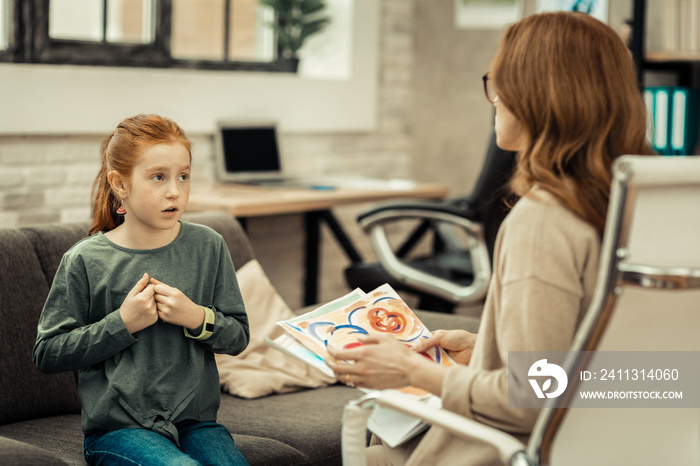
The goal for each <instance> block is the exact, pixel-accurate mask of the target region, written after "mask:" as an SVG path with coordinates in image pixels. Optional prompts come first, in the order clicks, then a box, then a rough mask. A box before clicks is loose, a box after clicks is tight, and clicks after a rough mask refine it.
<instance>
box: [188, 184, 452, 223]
mask: <svg viewBox="0 0 700 466" xmlns="http://www.w3.org/2000/svg"><path fill="white" fill-rule="evenodd" d="M447 192H448V191H447V188H446V187H445V186H443V185H439V184H427V183H416V184H414V186H412V187H409V186H406V187H403V186H398V187H395V188H391V189H378V188H357V187H352V188H350V187H338V188H336V189H332V190H326V189H308V188H279V187H260V186H251V185H243V184H233V183H232V184H218V185H216V186H214V187H213V188H211V189H208V190H201V191H200V190H197V189H196V188H193V190H192V193H191V194H190V201H189V203H188V205H187V210H191V211H202V210H223V211H226V212H228V213H229V214H231V215H232V216H234V217H259V216H263V215H278V214H289V213H300V212H312V211H318V210H328V209H331V208H333V207H337V206H339V205H343V204H359V203H362V202H375V201H386V200H389V199H441V198H443V197H445V196H447Z"/></svg>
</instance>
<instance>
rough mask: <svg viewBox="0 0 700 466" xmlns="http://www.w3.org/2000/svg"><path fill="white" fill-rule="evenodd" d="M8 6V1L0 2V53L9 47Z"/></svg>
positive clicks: (1, 0)
mask: <svg viewBox="0 0 700 466" xmlns="http://www.w3.org/2000/svg"><path fill="white" fill-rule="evenodd" d="M9 6H10V3H9V2H8V0H0V53H2V52H6V51H7V50H8V49H9V47H10V24H9V18H8V16H9Z"/></svg>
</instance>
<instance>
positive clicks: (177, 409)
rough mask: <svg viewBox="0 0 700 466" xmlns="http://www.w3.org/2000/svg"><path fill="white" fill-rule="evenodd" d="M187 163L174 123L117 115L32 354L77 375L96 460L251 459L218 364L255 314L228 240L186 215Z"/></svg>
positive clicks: (91, 457) (238, 343)
mask: <svg viewBox="0 0 700 466" xmlns="http://www.w3.org/2000/svg"><path fill="white" fill-rule="evenodd" d="M191 162H192V155H191V144H190V141H189V140H188V139H187V137H186V136H185V133H184V131H183V130H182V129H181V128H180V127H179V126H178V125H177V124H175V122H173V121H172V120H169V119H167V118H163V117H160V116H157V115H136V116H134V117H131V118H127V119H125V120H124V121H122V122H121V123H119V125H118V126H117V129H116V130H115V131H114V132H113V133H112V134H110V135H109V136H107V138H105V140H104V142H103V143H102V168H101V170H100V172H99V173H98V175H97V178H96V179H95V184H94V192H93V221H92V226H91V227H90V233H91V234H90V236H88V237H87V238H84V239H83V240H81V241H79V242H78V243H76V244H75V245H74V246H73V247H71V248H70V249H69V250H68V252H66V254H64V256H63V258H62V259H61V263H60V265H59V267H58V270H57V272H56V276H55V278H54V281H53V283H52V285H51V290H50V291H49V295H48V297H47V299H46V303H45V304H44V309H43V310H42V312H41V317H40V319H39V326H38V332H37V339H36V344H35V345H34V352H33V359H34V363H35V364H36V365H37V367H38V368H39V369H40V370H41V371H43V372H47V373H55V372H66V371H77V372H78V392H79V395H80V404H81V417H82V426H83V432H84V434H85V440H84V455H85V460H86V461H87V463H88V464H112V465H120V464H148V465H163V466H170V465H173V464H180V465H185V464H192V465H197V464H217V465H245V464H248V463H247V462H246V460H245V458H244V457H243V455H242V454H241V452H240V451H239V450H238V447H237V446H236V444H235V442H234V440H233V437H232V436H231V434H230V433H229V431H228V429H227V428H226V427H225V426H223V425H221V424H218V423H217V422H216V415H217V411H218V409H219V402H220V391H219V373H218V371H217V368H216V362H215V360H214V353H226V354H231V355H236V354H239V353H240V352H241V351H243V350H244V349H245V348H246V346H247V345H248V340H249V337H250V332H249V329H248V316H247V314H246V312H245V307H244V305H243V299H242V298H241V294H240V291H239V289H238V282H237V280H236V274H235V271H234V268H233V263H232V262H231V255H230V254H229V251H228V248H227V246H226V243H225V241H224V239H223V238H222V237H221V235H219V234H218V233H216V232H215V231H214V230H212V229H211V228H209V227H206V226H203V225H198V224H194V223H189V222H185V221H181V220H180V218H181V217H182V214H183V213H184V211H185V208H186V207H187V201H188V199H189V193H190V171H191ZM193 264H195V265H196V267H193Z"/></svg>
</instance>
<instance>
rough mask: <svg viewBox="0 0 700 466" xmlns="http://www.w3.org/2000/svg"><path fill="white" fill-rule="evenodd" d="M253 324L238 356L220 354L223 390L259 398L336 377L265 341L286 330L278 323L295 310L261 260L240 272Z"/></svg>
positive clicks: (240, 282) (312, 385)
mask: <svg viewBox="0 0 700 466" xmlns="http://www.w3.org/2000/svg"><path fill="white" fill-rule="evenodd" d="M236 276H237V278H238V285H239V287H240V289H241V295H242V296H243V302H244V303H245V307H246V311H247V312H248V320H249V323H250V343H249V344H248V347H247V348H246V349H245V351H243V352H242V353H241V354H239V355H238V356H229V355H226V354H217V355H216V363H217V366H218V368H219V379H220V382H221V388H222V390H223V391H225V392H227V393H230V394H231V395H236V396H240V397H242V398H258V397H261V396H265V395H269V394H272V393H286V392H291V391H294V390H298V389H300V388H304V387H310V388H315V387H320V386H323V385H328V384H329V383H334V382H336V380H335V379H334V378H332V377H328V376H326V375H324V374H322V373H320V372H319V371H317V370H316V369H313V368H312V367H310V366H308V365H306V364H304V363H303V362H301V361H298V360H297V359H294V358H292V357H291V356H288V355H286V354H284V353H282V352H280V351H278V350H276V349H274V348H271V347H269V346H267V345H266V344H265V337H269V338H273V339H274V338H276V337H278V336H279V335H281V333H282V332H283V331H282V329H280V328H279V327H278V326H276V325H275V322H278V321H280V320H285V319H289V318H291V317H294V313H293V312H292V311H291V309H290V308H289V307H288V306H287V304H286V303H285V302H284V300H282V298H281V297H280V295H279V294H278V293H277V290H275V288H274V287H273V286H272V283H270V280H269V279H268V278H267V275H265V272H264V271H263V269H262V267H261V266H260V264H259V263H258V261H257V260H251V261H250V262H248V263H246V264H245V265H243V267H241V268H240V269H238V271H237V272H236Z"/></svg>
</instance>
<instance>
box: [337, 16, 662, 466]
mask: <svg viewBox="0 0 700 466" xmlns="http://www.w3.org/2000/svg"><path fill="white" fill-rule="evenodd" d="M484 90H485V92H486V97H487V98H488V100H489V101H490V102H491V103H492V104H493V105H494V107H495V109H496V119H495V125H494V128H495V132H496V139H497V144H498V146H499V147H500V148H502V149H504V150H509V151H517V152H518V155H517V160H516V171H515V174H514V175H513V178H512V180H511V188H512V191H513V193H514V194H515V195H516V196H517V197H519V200H518V201H517V202H516V203H515V205H514V206H513V208H512V210H511V211H510V212H509V214H508V216H507V217H506V219H505V221H504V222H503V224H502V225H501V228H500V230H499V233H498V237H497V240H496V245H495V251H494V259H493V276H492V279H491V283H490V287H489V292H488V295H487V298H486V302H485V304H484V309H483V312H482V318H481V322H480V326H479V331H478V334H472V333H469V332H467V331H465V330H438V331H435V332H433V335H432V336H431V337H430V338H427V339H425V340H423V341H421V342H420V343H417V344H416V345H415V346H414V347H413V348H410V349H409V348H408V347H406V346H404V345H402V344H401V343H399V342H398V341H396V340H394V339H393V338H391V337H386V336H383V335H369V336H360V337H359V339H360V341H361V342H362V343H364V344H363V346H360V347H356V348H352V349H347V350H340V349H334V348H329V353H330V354H331V355H332V356H333V357H334V358H335V360H334V361H330V360H329V361H327V362H328V364H329V366H330V367H331V368H332V369H333V370H334V371H335V373H336V376H337V377H338V379H339V380H341V381H344V382H345V383H347V384H349V385H354V386H360V387H368V388H377V389H380V388H396V387H402V386H413V387H418V388H423V389H425V390H427V391H430V392H432V393H434V394H436V395H439V396H441V397H442V404H443V408H445V409H448V410H451V411H454V412H456V413H458V414H460V415H463V416H466V417H468V418H472V419H475V420H477V421H480V422H483V423H485V424H488V425H490V426H492V427H495V428H498V429H501V430H503V431H506V432H508V433H510V434H512V435H514V436H516V437H518V438H520V439H521V440H522V441H524V442H526V441H527V438H528V436H529V434H530V433H531V431H532V428H533V425H534V422H535V420H536V418H537V416H538V414H539V410H538V409H528V408H522V407H517V406H511V405H509V397H508V385H509V379H508V353H509V352H510V351H566V350H567V349H568V348H569V347H570V345H571V343H572V341H573V338H574V334H575V332H576V329H577V328H578V326H579V324H580V323H581V320H582V319H583V316H584V313H585V312H586V310H587V309H588V306H589V304H590V303H591V299H592V295H593V291H594V288H595V283H596V278H597V273H598V261H599V255H600V244H601V237H602V233H603V228H604V223H605V217H606V212H607V206H608V193H609V191H610V183H611V166H612V162H613V160H614V159H615V158H616V157H619V156H621V155H624V154H651V153H652V152H651V149H650V147H649V145H648V143H647V141H646V140H645V137H646V110H645V106H644V103H643V100H642V96H641V92H640V91H639V89H638V87H637V83H636V76H635V73H634V66H633V63H632V58H631V55H630V53H629V52H628V50H627V48H626V47H625V45H624V44H623V42H622V40H621V39H620V37H618V35H617V34H616V33H615V31H613V30H612V29H611V28H610V27H608V26H607V25H605V24H603V23H601V22H600V21H598V20H596V19H594V18H592V17H590V16H587V15H585V14H581V13H571V12H568V13H567V12H556V13H542V14H537V15H533V16H529V17H527V18H525V19H523V20H521V21H520V22H518V23H516V24H514V25H512V26H511V27H509V28H508V29H507V30H506V32H505V34H504V35H503V38H502V40H501V44H500V48H499V50H498V53H497V55H496V57H495V58H494V60H493V63H492V67H491V70H490V71H489V72H488V73H487V74H486V75H484ZM432 346H440V347H442V348H444V349H445V350H447V352H448V354H450V355H451V356H452V358H453V359H454V360H455V361H456V362H457V363H458V364H457V365H456V366H453V367H445V366H441V365H438V364H433V363H432V362H430V361H429V360H427V359H426V358H424V357H422V356H421V355H420V354H418V353H420V352H422V351H425V350H426V349H428V348H430V347H432ZM347 362H352V363H350V364H349V363H347ZM525 377H526V375H524V376H523V378H525ZM523 385H524V386H525V389H524V390H531V387H529V386H528V384H527V383H526V382H523ZM375 440H376V439H375ZM373 443H374V444H375V445H374V446H371V447H369V448H368V450H367V459H368V463H369V464H393V465H401V464H409V465H421V464H474V465H485V464H500V460H499V459H498V455H497V452H496V450H495V449H493V448H492V447H490V446H488V445H485V444H483V443H479V442H477V441H471V442H469V441H466V440H462V439H459V438H457V437H456V436H453V435H451V434H449V433H448V432H446V431H445V430H443V429H441V428H438V427H431V428H430V429H429V430H428V432H427V433H426V434H425V435H424V436H423V437H417V438H414V439H412V440H410V441H408V442H407V443H405V444H403V445H400V446H399V447H396V448H393V449H392V448H389V447H388V446H385V445H381V442H376V441H375V442H373ZM376 443H379V444H376Z"/></svg>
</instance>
